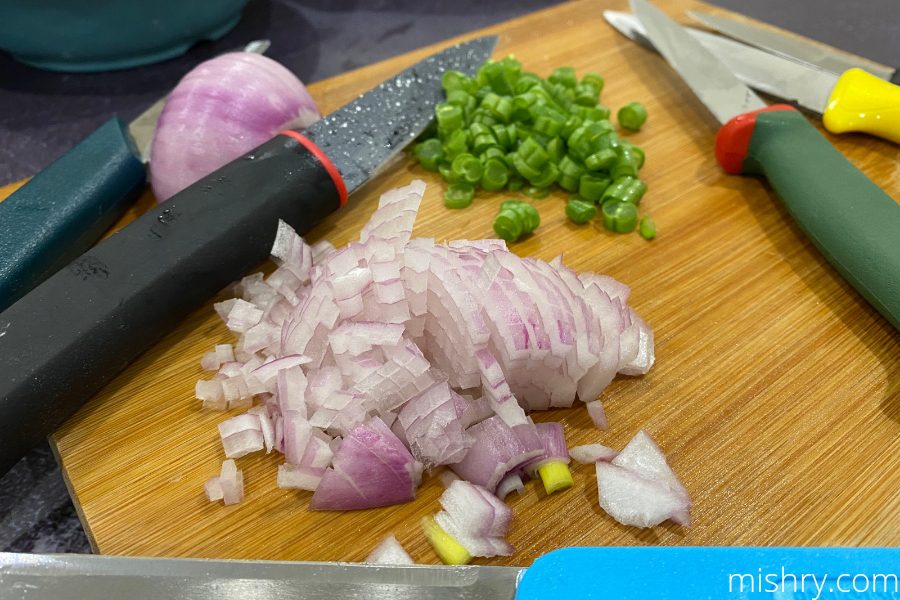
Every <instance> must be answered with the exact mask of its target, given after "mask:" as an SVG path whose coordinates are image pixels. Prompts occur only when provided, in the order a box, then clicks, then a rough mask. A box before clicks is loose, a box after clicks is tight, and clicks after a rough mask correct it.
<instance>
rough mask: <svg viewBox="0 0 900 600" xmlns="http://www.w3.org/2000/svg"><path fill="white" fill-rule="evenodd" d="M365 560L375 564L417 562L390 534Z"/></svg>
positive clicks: (407, 563)
mask: <svg viewBox="0 0 900 600" xmlns="http://www.w3.org/2000/svg"><path fill="white" fill-rule="evenodd" d="M365 562H367V563H369V564H374V565H414V564H416V562H415V561H414V560H413V559H412V557H411V556H410V555H409V553H407V552H406V550H404V549H403V546H401V545H400V542H398V541H397V538H395V537H394V536H393V535H389V536H387V537H386V538H384V539H383V540H381V542H380V543H379V544H378V545H377V546H375V548H374V549H373V550H372V552H371V553H369V556H367V557H366V560H365Z"/></svg>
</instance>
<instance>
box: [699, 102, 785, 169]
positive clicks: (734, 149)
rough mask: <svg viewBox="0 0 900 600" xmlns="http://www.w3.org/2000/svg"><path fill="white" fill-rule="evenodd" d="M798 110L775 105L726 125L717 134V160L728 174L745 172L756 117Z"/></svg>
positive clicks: (783, 105) (741, 116) (750, 113)
mask: <svg viewBox="0 0 900 600" xmlns="http://www.w3.org/2000/svg"><path fill="white" fill-rule="evenodd" d="M786 110H793V111H796V110H797V109H796V108H794V107H793V106H790V105H788V104H773V105H772V106H767V107H765V108H761V109H759V110H754V111H752V112H748V113H744V114H742V115H738V116H736V117H734V118H733V119H731V120H730V121H728V122H727V123H725V125H723V126H722V128H721V129H720V130H719V133H718V134H716V160H718V161H719V164H720V165H722V168H723V169H725V172H726V173H730V174H731V175H739V174H740V173H743V172H744V160H745V159H746V158H747V151H748V150H749V149H750V140H751V139H752V138H753V130H754V128H755V127H756V115H758V114H759V113H764V112H780V111H786Z"/></svg>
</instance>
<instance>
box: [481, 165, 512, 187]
mask: <svg viewBox="0 0 900 600" xmlns="http://www.w3.org/2000/svg"><path fill="white" fill-rule="evenodd" d="M508 181H509V169H508V168H507V167H506V163H504V162H501V161H500V159H498V158H489V159H488V160H486V161H485V163H484V172H483V174H482V175H481V187H482V188H484V189H485V190H487V191H489V192H499V191H500V190H502V189H503V188H504V187H506V183H507V182H508Z"/></svg>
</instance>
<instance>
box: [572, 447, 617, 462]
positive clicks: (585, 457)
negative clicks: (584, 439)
mask: <svg viewBox="0 0 900 600" xmlns="http://www.w3.org/2000/svg"><path fill="white" fill-rule="evenodd" d="M618 455H619V453H618V452H616V451H615V450H613V449H612V448H609V447H607V446H604V445H603V444H585V445H583V446H574V447H572V448H569V456H571V457H572V459H573V460H575V461H576V462H580V463H581V464H584V465H588V464H592V463H595V462H598V461H601V460H602V461H604V462H610V461H612V459H614V458H615V457H617V456H618Z"/></svg>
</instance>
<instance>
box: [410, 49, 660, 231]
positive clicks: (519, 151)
mask: <svg viewBox="0 0 900 600" xmlns="http://www.w3.org/2000/svg"><path fill="white" fill-rule="evenodd" d="M441 85H442V87H443V89H444V92H445V98H446V99H445V101H444V102H442V103H440V104H438V105H437V106H436V107H435V117H436V118H435V121H434V122H433V123H432V125H430V126H429V127H428V129H427V130H426V131H425V133H423V134H422V136H420V138H419V140H418V143H416V144H413V145H412V148H411V152H412V154H413V156H414V157H415V158H416V160H417V161H418V162H419V164H421V165H422V168H423V169H426V170H429V171H437V172H438V173H440V175H441V177H443V178H444V179H445V180H446V181H447V182H448V184H450V185H449V187H448V189H447V193H446V194H445V203H446V204H447V206H450V207H454V208H456V207H462V206H467V205H468V204H470V203H471V202H472V199H473V197H474V195H475V191H476V190H477V189H478V188H481V189H484V190H487V191H489V192H499V191H502V190H509V191H519V192H522V193H524V194H525V195H527V196H531V197H533V198H544V197H546V196H548V195H549V194H550V191H551V188H552V186H553V185H554V184H558V185H559V187H560V188H562V189H565V190H568V191H569V192H571V193H573V194H577V195H573V196H572V197H570V199H569V202H568V203H567V204H566V214H567V215H568V216H569V218H570V219H571V220H572V221H573V222H586V221H587V220H590V219H591V218H592V216H586V215H593V212H594V211H596V210H598V208H599V207H598V205H603V206H604V208H605V209H606V205H609V208H608V209H606V210H607V212H609V211H611V210H612V208H616V209H617V211H618V213H616V214H617V215H618V217H617V219H618V220H616V222H615V224H614V225H615V227H617V228H618V229H617V230H621V229H623V228H627V227H628V226H629V222H628V218H627V217H628V211H629V210H631V209H627V208H621V207H620V206H619V204H628V205H630V206H632V207H635V206H636V205H637V204H638V203H639V202H640V201H641V198H642V196H643V195H644V193H645V192H646V190H647V186H646V184H645V183H644V182H643V181H641V180H640V179H639V178H638V171H639V170H640V169H641V167H643V165H644V161H645V156H644V151H643V150H642V149H641V148H640V147H638V146H635V145H633V144H631V143H629V142H628V141H627V140H625V139H620V137H619V134H618V133H617V131H621V129H619V130H617V128H616V127H615V126H614V125H613V123H611V122H610V111H609V108H608V107H606V106H604V105H602V104H600V96H601V94H602V92H603V89H604V79H603V77H602V76H600V75H599V74H597V73H593V72H589V73H585V74H584V75H583V76H582V77H581V78H580V79H579V78H578V77H577V74H576V71H575V69H573V68H572V67H559V68H557V69H554V70H553V71H552V73H551V74H550V75H549V76H548V77H547V78H546V79H542V78H541V77H540V76H538V75H537V74H535V73H531V72H527V71H524V70H523V68H522V63H521V62H519V61H518V60H516V59H515V58H514V57H512V56H508V57H506V58H504V59H501V60H489V61H487V62H486V63H484V64H483V65H482V66H481V68H479V69H478V71H477V73H476V74H475V76H474V77H468V76H467V75H465V74H464V73H462V72H459V71H447V72H445V73H444V75H443V76H442V78H441ZM617 119H618V125H619V126H621V128H625V129H628V128H640V126H641V125H642V124H643V122H644V119H646V109H645V108H644V107H643V106H642V105H640V104H639V103H636V102H632V103H630V104H628V105H627V106H624V107H622V108H621V109H620V110H619V111H618V113H617ZM623 211H624V212H623ZM619 213H622V214H619ZM622 215H624V217H623V216H622ZM635 218H636V217H635ZM539 220H540V217H539V215H538V214H537V211H536V209H535V208H534V207H533V206H532V205H531V204H528V203H517V204H515V205H507V203H504V206H503V207H502V210H501V214H500V215H498V224H497V227H498V228H499V229H500V230H502V232H503V234H504V239H510V240H515V239H518V238H519V237H520V236H521V235H524V234H527V233H529V232H530V230H531V229H533V228H534V227H537V223H539V222H540V221H539ZM607 220H608V218H607ZM515 223H517V225H516V224H515ZM641 223H642V224H643V223H644V221H641ZM650 223H652V220H651V221H650ZM635 227H636V225H632V228H635ZM498 235H500V233H499V232H498Z"/></svg>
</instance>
